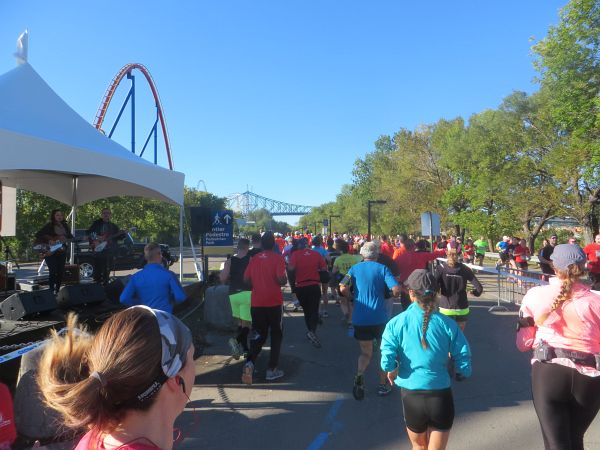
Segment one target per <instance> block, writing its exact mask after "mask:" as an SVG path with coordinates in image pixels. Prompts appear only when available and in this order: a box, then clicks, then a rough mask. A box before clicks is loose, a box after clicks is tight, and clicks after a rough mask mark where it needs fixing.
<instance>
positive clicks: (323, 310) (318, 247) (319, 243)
mask: <svg viewBox="0 0 600 450" xmlns="http://www.w3.org/2000/svg"><path fill="white" fill-rule="evenodd" d="M312 249H313V250H314V251H315V252H317V253H318V254H319V255H321V257H322V258H323V259H324V260H325V263H326V265H327V267H329V265H330V264H331V258H330V256H329V252H328V251H327V250H325V248H324V247H323V236H321V235H320V234H318V235H316V236H315V237H314V238H313V240H312ZM327 274H329V271H327ZM321 276H322V277H324V278H327V277H326V276H325V275H323V274H322V275H321ZM328 285H329V280H327V281H326V282H323V281H322V280H321V300H322V302H323V306H322V307H319V317H329V313H328V312H327V306H328V304H329V299H328V298H327V286H328ZM319 306H320V305H319Z"/></svg>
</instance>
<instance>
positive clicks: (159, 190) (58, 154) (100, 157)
mask: <svg viewBox="0 0 600 450" xmlns="http://www.w3.org/2000/svg"><path fill="white" fill-rule="evenodd" d="M0 181H1V182H2V184H3V185H5V186H10V187H18V188H22V189H25V190H28V191H33V192H37V193H40V194H43V195H47V196H48V197H52V198H54V199H56V200H59V201H61V202H64V203H67V204H69V205H71V206H72V212H73V224H72V226H73V227H75V211H76V207H77V206H78V205H82V204H84V203H87V202H90V201H93V200H98V199H100V198H106V197H111V196H120V195H130V196H135V197H145V198H151V199H156V200H162V201H166V202H170V203H174V204H177V205H180V206H181V208H180V229H179V241H180V266H179V269H180V277H181V276H182V269H183V268H182V265H181V264H182V262H181V249H182V245H183V187H184V174H183V173H181V172H175V171H172V170H167V169H165V168H162V167H159V166H157V165H155V164H152V163H150V162H148V161H146V160H144V159H142V158H140V157H139V156H136V155H134V154H133V153H131V152H130V151H128V150H127V149H125V148H124V147H122V146H121V145H119V144H118V143H116V142H114V141H112V140H110V139H108V138H107V137H106V136H104V135H103V134H102V133H101V132H99V131H98V130H96V129H95V128H94V127H93V126H92V125H90V124H89V123H88V122H86V120H85V119H83V118H82V117H81V116H80V115H79V114H77V113H76V112H75V111H74V110H73V109H72V108H71V107H70V106H69V105H67V104H66V103H65V102H64V101H63V100H62V99H61V98H60V97H59V96H58V95H57V94H56V93H55V92H54V91H53V90H52V88H50V86H48V84H47V83H46V82H45V81H44V80H43V79H42V78H41V77H40V76H39V75H38V74H37V72H36V71H35V70H34V69H33V68H32V67H31V66H30V65H29V64H28V63H26V62H25V63H22V64H21V65H19V66H18V67H17V68H15V69H13V70H11V71H9V72H7V73H5V74H4V75H0Z"/></svg>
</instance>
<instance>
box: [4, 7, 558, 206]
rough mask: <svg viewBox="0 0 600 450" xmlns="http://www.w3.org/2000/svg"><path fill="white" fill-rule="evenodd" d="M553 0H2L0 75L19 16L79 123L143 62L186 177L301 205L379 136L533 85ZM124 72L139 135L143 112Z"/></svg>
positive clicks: (140, 96) (9, 61)
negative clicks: (119, 78)
mask: <svg viewBox="0 0 600 450" xmlns="http://www.w3.org/2000/svg"><path fill="white" fill-rule="evenodd" d="M565 4H566V1H565V0H563V1H555V0H503V1H501V2H500V1H497V2H482V1H475V0H471V1H456V2H446V1H441V0H439V1H400V0H396V1H370V2H366V1H344V2H341V1H338V2H334V1H325V0H320V1H317V0H308V1H279V2H275V1H260V0H259V1H253V2H249V1H242V0H239V1H238V0H236V1H213V2H207V1H177V2H167V1H155V0H152V1H143V2H142V1H137V2H136V1H131V2H123V1H118V2H117V1H113V0H108V1H103V2H95V3H92V2H82V1H80V0H79V1H58V2H48V1H47V0H43V1H41V0H40V1H26V0H22V1H13V0H3V1H1V2H0V73H3V72H6V71H8V70H10V69H12V68H13V67H14V66H15V62H14V58H13V56H12V54H13V52H14V50H15V41H16V38H17V36H18V35H19V34H20V32H21V31H23V29H25V28H28V29H29V31H30V41H29V62H30V63H31V64H32V65H33V67H34V68H35V69H36V70H37V71H38V72H39V73H40V75H42V77H44V78H45V79H46V81H47V82H48V83H49V84H50V85H51V86H52V87H53V88H54V89H55V91H56V92H57V93H58V94H59V95H61V96H62V97H63V98H64V99H65V100H66V101H67V103H69V104H70V105H71V106H72V107H73V108H74V109H75V110H76V111H77V112H79V113H80V114H81V115H82V116H83V117H84V118H86V119H88V120H89V121H90V122H92V121H93V119H94V117H95V113H96V110H97V108H98V106H99V103H100V100H101V98H102V96H103V94H104V91H105V90H106V88H107V87H108V85H109V83H110V81H111V79H112V78H113V76H114V75H115V74H116V73H117V72H118V70H119V69H120V68H121V67H122V66H124V65H125V64H127V63H130V62H139V63H142V64H144V65H145V66H146V67H148V69H149V70H150V72H151V74H152V76H153V78H154V80H155V83H156V85H157V87H158V90H159V93H160V96H161V100H162V102H163V106H164V111H165V114H166V119H167V124H168V127H169V134H170V138H171V143H172V147H173V154H174V161H175V168H176V169H177V170H180V171H182V172H184V173H185V174H186V184H188V185H190V186H196V185H197V184H198V182H199V180H203V181H204V183H205V184H206V187H207V189H208V190H209V191H211V192H213V193H215V194H217V195H221V196H227V195H229V194H232V193H235V192H243V191H244V190H246V187H247V186H248V187H251V188H252V189H253V191H254V192H256V193H258V194H260V195H263V196H266V197H270V198H274V199H277V200H282V201H287V202H290V203H298V204H307V205H315V204H320V203H323V202H326V201H332V200H334V199H335V196H336V194H337V193H338V192H339V191H340V187H341V185H342V184H344V183H349V182H350V181H351V171H352V166H353V163H354V160H355V159H356V158H357V157H362V156H363V155H364V154H365V153H367V152H369V151H371V150H372V149H373V142H374V141H375V140H376V139H377V137H378V136H380V135H382V134H393V133H394V132H395V131H397V130H399V129H400V128H402V127H404V128H410V129H412V128H414V127H416V126H418V125H419V124H422V123H432V122H435V121H437V120H438V119H440V118H453V117H456V116H463V117H468V116H469V115H471V114H473V113H477V112H480V111H482V110H484V109H486V108H495V107H497V106H498V105H499V104H500V102H501V101H502V98H503V97H505V96H506V95H508V94H510V93H511V92H512V91H513V90H524V91H527V92H532V91H534V90H536V88H537V87H536V85H535V83H534V77H535V75H536V73H535V71H534V69H533V65H532V57H531V54H530V51H531V45H532V43H534V42H535V40H536V39H537V40H539V39H541V38H543V37H544V36H545V35H546V32H547V30H548V26H549V25H551V24H556V23H557V21H558V10H559V8H561V7H562V6H564V5H565ZM137 80H139V81H138V82H137V86H138V89H137V90H136V96H137V103H136V109H137V114H138V119H139V120H138V121H137V128H138V133H137V137H136V140H137V142H138V146H141V145H142V144H143V142H144V140H145V138H146V135H147V133H148V132H149V130H150V127H151V126H152V123H153V115H154V112H153V107H152V100H151V95H150V91H149V89H148V88H147V87H146V86H145V85H144V84H143V83H142V82H141V81H142V79H141V77H138V78H137ZM125 86H126V85H125V84H124V83H122V84H121V87H120V89H119V91H118V92H117V96H116V99H115V102H114V103H113V104H111V109H110V111H109V119H107V123H108V124H109V125H107V126H110V125H111V124H112V123H113V121H114V117H115V116H116V114H117V112H118V109H119V108H120V106H121V102H122V99H123V98H124V96H125V95H126V92H127V89H128V88H127V87H125ZM123 120H124V122H123V123H122V124H120V125H119V128H118V132H117V133H116V134H115V139H116V140H118V141H119V142H120V143H121V144H123V145H124V146H126V147H128V146H129V142H130V134H129V133H130V132H129V113H128V112H126V113H124V119H123ZM163 153H164V149H163V148H162V147H160V148H159V154H160V157H159V162H160V163H162V164H163V165H165V164H166V158H165V157H164V155H163ZM200 186H201V187H203V185H202V183H200Z"/></svg>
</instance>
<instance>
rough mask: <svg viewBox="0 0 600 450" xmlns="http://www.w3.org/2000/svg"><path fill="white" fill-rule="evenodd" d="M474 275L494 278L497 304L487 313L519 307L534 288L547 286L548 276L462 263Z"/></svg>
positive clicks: (503, 267) (441, 259)
mask: <svg viewBox="0 0 600 450" xmlns="http://www.w3.org/2000/svg"><path fill="white" fill-rule="evenodd" d="M445 261H446V258H437V259H436V263H437V264H439V263H440V262H445ZM463 264H464V265H465V266H467V267H469V268H470V269H471V270H473V271H474V272H475V273H487V274H489V275H492V276H494V277H495V278H496V292H497V304H496V305H494V306H492V307H491V308H490V309H489V311H491V312H492V311H508V308H507V307H506V306H503V304H507V303H510V304H513V305H520V304H521V302H522V301H523V297H524V296H525V294H526V293H527V291H528V290H529V289H531V288H532V287H534V286H544V285H547V284H548V275H546V274H543V273H539V272H531V271H527V270H521V269H513V268H507V267H505V266H497V267H485V266H478V265H475V264H467V263H463Z"/></svg>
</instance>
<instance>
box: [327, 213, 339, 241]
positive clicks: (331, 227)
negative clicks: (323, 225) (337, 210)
mask: <svg viewBox="0 0 600 450" xmlns="http://www.w3.org/2000/svg"><path fill="white" fill-rule="evenodd" d="M334 217H335V218H336V219H339V218H340V216H339V215H338V214H330V215H329V234H330V235H331V236H333V221H332V220H331V219H333V218H334Z"/></svg>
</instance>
